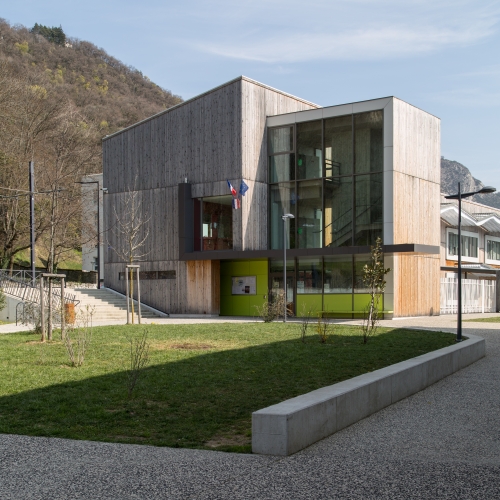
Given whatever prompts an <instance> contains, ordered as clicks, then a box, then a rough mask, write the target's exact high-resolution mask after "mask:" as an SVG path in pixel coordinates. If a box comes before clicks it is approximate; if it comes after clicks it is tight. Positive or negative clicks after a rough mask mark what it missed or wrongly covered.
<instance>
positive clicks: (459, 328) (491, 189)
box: [445, 182, 496, 342]
mask: <svg viewBox="0 0 500 500" xmlns="http://www.w3.org/2000/svg"><path fill="white" fill-rule="evenodd" d="M495 191H496V188H494V187H491V186H485V187H483V188H482V189H480V190H479V191H471V192H470V193H462V189H461V187H460V182H459V183H458V193H457V194H452V195H449V196H445V198H446V199H447V200H458V280H457V281H458V289H457V338H456V341H457V342H462V199H463V198H469V196H474V195H475V194H480V193H482V194H486V193H494V192H495Z"/></svg>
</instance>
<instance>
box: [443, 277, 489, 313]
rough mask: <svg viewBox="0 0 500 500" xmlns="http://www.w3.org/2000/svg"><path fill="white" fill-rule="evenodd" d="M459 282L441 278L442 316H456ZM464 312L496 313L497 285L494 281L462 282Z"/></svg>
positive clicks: (468, 280)
mask: <svg viewBox="0 0 500 500" xmlns="http://www.w3.org/2000/svg"><path fill="white" fill-rule="evenodd" d="M457 293H458V280H457V279H456V278H441V314H456V313H457V312H458V306H457V302H458V300H457ZM462 312H463V313H485V312H496V283H495V281H492V280H470V279H466V280H464V279H463V280H462Z"/></svg>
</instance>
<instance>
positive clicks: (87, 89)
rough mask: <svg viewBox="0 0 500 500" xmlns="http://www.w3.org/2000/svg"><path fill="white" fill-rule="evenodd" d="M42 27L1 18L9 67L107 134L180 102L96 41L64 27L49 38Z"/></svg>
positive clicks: (0, 52)
mask: <svg viewBox="0 0 500 500" xmlns="http://www.w3.org/2000/svg"><path fill="white" fill-rule="evenodd" d="M42 28H45V29H46V30H47V27H44V26H39V25H35V27H34V28H32V31H34V32H31V31H30V30H29V29H28V28H25V27H24V26H18V25H17V26H14V27H11V26H10V25H9V24H8V23H7V22H6V21H5V20H3V19H0V58H1V59H2V60H4V61H7V62H8V68H7V71H8V72H9V74H10V75H12V76H16V77H21V78H24V77H27V76H29V77H30V78H34V79H37V80H38V81H39V84H40V85H43V86H44V87H46V88H47V90H49V91H54V92H56V93H57V95H58V98H59V99H67V100H69V101H71V102H73V103H74V104H75V105H76V107H77V108H78V110H79V112H81V113H82V114H83V115H85V117H86V118H88V119H90V120H93V121H94V122H95V123H97V124H98V125H100V126H101V129H102V132H103V134H104V135H106V134H108V133H112V132H114V131H116V130H118V129H120V128H123V127H126V126H128V125H130V124H132V123H135V122H136V121H139V120H142V119H144V118H146V117H148V116H151V115H153V114H155V113H158V112H159V111H161V110H162V109H165V108H169V107H171V106H173V105H175V104H178V103H179V102H181V101H182V99H181V98H180V97H179V96H175V95H173V94H172V93H171V92H170V91H168V90H165V89H163V88H161V87H159V86H158V85H155V84H154V83H153V82H151V81H150V80H149V78H148V77H147V76H144V75H143V74H142V73H141V72H140V71H138V70H137V69H135V68H132V67H130V66H126V65H125V64H123V63H122V62H120V61H118V60H117V59H115V58H114V57H112V56H110V55H109V54H107V53H106V51H105V50H103V49H100V48H98V47H96V46H95V45H93V44H92V43H90V42H85V41H81V40H77V39H73V38H70V37H69V38H68V37H66V36H65V34H64V32H63V31H62V29H61V28H51V29H50V30H52V31H49V32H48V33H47V34H46V37H45V36H43V35H42V34H39V33H41V32H43V29H42ZM57 30H61V32H60V34H59V33H57ZM53 31H55V32H56V33H55V36H51V34H52V32H53ZM57 35H59V36H57ZM50 39H52V40H54V41H49V40H50ZM58 42H59V43H58Z"/></svg>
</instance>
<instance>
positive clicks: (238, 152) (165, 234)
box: [103, 77, 316, 314]
mask: <svg viewBox="0 0 500 500" xmlns="http://www.w3.org/2000/svg"><path fill="white" fill-rule="evenodd" d="M315 107H316V106H315V105H313V104H311V103H308V102H306V101H303V100H301V99H298V98H294V97H293V96H290V95H287V94H284V93H282V92H279V91H277V90H274V89H271V88H269V87H266V86H265V85H262V84H259V83H257V82H254V81H252V80H250V79H247V78H245V77H241V78H239V79H236V80H233V81H231V82H229V83H228V84H226V85H223V86H221V87H218V88H216V89H214V90H213V91H210V92H207V93H205V94H202V95H201V96H199V97H197V98H194V99H191V100H189V101H186V102H185V103H183V104H181V105H178V106H176V107H175V108H172V109H170V110H166V111H165V112H163V113H160V114H158V115H155V116H154V117H152V118H150V119H148V120H145V121H143V122H141V123H139V124H136V125H134V126H132V127H129V128H127V129H125V130H123V131H121V132H119V133H116V134H114V135H112V136H109V137H107V138H106V139H105V140H104V141H103V173H104V181H103V185H104V186H105V187H106V188H108V192H109V194H108V195H107V196H106V197H105V200H104V203H105V214H106V217H105V221H104V231H105V236H104V238H105V240H106V243H107V244H106V245H105V246H106V247H107V249H106V250H105V252H104V262H105V285H106V286H108V287H110V288H113V289H115V290H118V291H120V292H124V289H125V282H124V281H120V280H119V273H120V272H123V271H124V266H125V262H123V260H122V259H121V258H120V256H119V254H118V253H117V252H116V251H115V249H118V248H119V241H118V236H117V234H116V230H115V231H113V228H116V221H115V213H120V211H121V210H122V209H123V206H124V203H125V201H126V198H127V196H128V192H130V191H136V192H138V193H139V196H138V198H139V200H140V203H141V207H142V212H143V217H144V220H147V221H148V222H147V229H148V230H149V236H148V239H147V243H146V245H145V248H144V252H143V253H145V256H144V257H143V258H142V259H141V262H140V265H141V271H155V270H175V271H176V279H161V280H144V281H142V282H141V298H142V299H143V300H144V302H145V303H146V304H148V305H151V306H153V307H155V308H157V309H159V310H161V311H165V312H169V313H179V314H182V313H192V314H193V313H197V314H217V313H218V311H219V302H218V301H219V295H220V294H219V271H218V266H219V263H218V262H217V261H214V262H210V261H198V262H190V263H186V262H182V261H179V260H178V258H179V248H178V241H179V228H178V220H179V214H178V200H177V193H178V184H179V183H183V182H184V181H185V179H186V178H187V181H188V182H189V183H191V184H192V196H193V197H195V198H199V197H206V196H218V195H223V194H229V193H228V188H227V182H226V179H229V180H231V181H234V182H235V183H239V181H240V180H241V179H244V180H245V182H246V183H247V184H248V185H249V187H250V189H249V191H248V192H247V194H246V196H245V197H244V198H243V203H242V209H241V210H235V211H233V248H234V249H235V250H258V249H265V248H267V136H266V116H268V115H274V114H280V113H287V112H292V111H301V110H305V109H313V108H315ZM235 187H236V188H238V187H239V184H238V185H237V186H235ZM115 211H116V212H115Z"/></svg>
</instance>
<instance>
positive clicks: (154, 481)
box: [0, 317, 500, 500]
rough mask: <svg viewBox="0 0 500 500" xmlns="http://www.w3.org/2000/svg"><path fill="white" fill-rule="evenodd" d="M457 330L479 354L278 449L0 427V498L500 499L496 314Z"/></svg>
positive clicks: (438, 322)
mask: <svg viewBox="0 0 500 500" xmlns="http://www.w3.org/2000/svg"><path fill="white" fill-rule="evenodd" d="M388 324H389V325H390V326H396V327H397V326H415V327H421V328H432V327H434V328H439V329H448V328H453V326H454V324H453V318H452V317H439V318H419V319H410V320H404V321H397V322H396V321H393V322H388ZM467 332H470V333H474V334H477V335H480V336H482V337H484V338H485V339H486V342H487V345H486V350H487V356H486V358H484V359H482V360H480V361H478V362H477V363H475V364H473V365H471V366H469V367H467V368H465V369H463V370H461V371H460V372H458V373H456V374H454V375H451V376H450V377H447V378H446V379H444V380H441V381H440V382H438V383H436V384H434V385H433V386H431V387H429V388H427V389H426V390H424V391H422V392H420V393H418V394H415V395H414V396H411V397H409V398H407V399H405V400H403V401H400V402H398V403H396V404H394V405H392V406H390V407H389V408H386V409H384V410H382V411H380V412H378V413H377V414H375V415H372V416H371V417H368V418H366V419H364V420H362V421H360V422H358V423H357V424H354V425H352V426H351V427H349V428H347V429H344V430H342V431H340V432H338V433H337V434H335V435H333V436H331V437H330V438H327V439H325V440H323V441H321V442H319V443H317V444H315V445H313V446H311V447H310V448H308V449H306V450H304V451H302V452H299V453H297V454H295V455H293V456H291V457H287V458H276V457H263V456H254V455H238V454H228V453H220V452H211V451H203V450H184V449H172V448H155V447H150V446H138V445H121V444H108V443H94V442H85V441H72V440H63V439H51V438H32V437H25V436H14V435H1V434H0V499H2V500H4V499H5V500H6V499H16V500H17V499H59V498H61V499H65V498H71V499H83V498H85V499H138V498H141V499H142V498H145V499H150V498H151V499H153V498H154V499H156V498H172V499H287V500H290V499H306V498H307V499H323V498H324V499H331V498H349V499H350V498H353V499H358V498H359V499H372V498H373V499H379V498H388V499H389V498H390V499H399V498H401V499H411V498H428V499H435V498H450V499H452V498H453V499H469V498H470V499H475V498H478V499H497V498H500V390H499V389H500V387H499V380H500V323H498V324H494V323H464V335H467Z"/></svg>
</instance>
